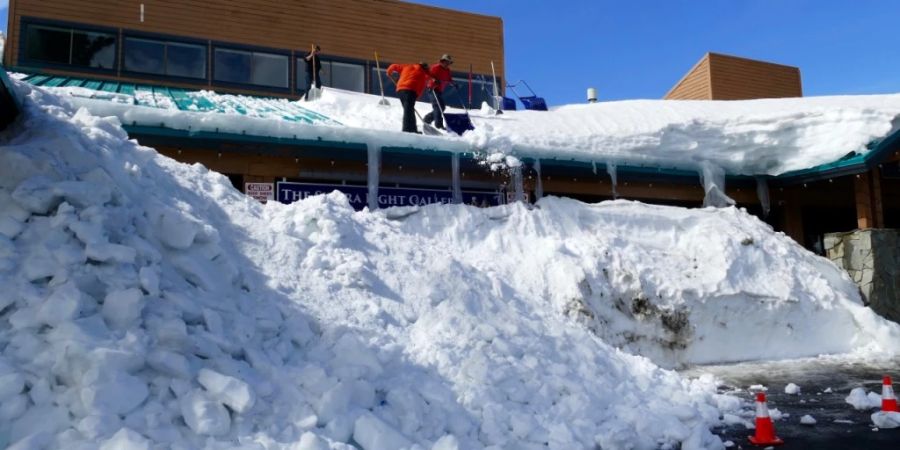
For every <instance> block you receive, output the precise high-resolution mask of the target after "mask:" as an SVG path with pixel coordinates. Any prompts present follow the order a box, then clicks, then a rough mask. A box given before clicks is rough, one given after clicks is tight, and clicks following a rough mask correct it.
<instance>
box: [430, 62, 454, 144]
mask: <svg viewBox="0 0 900 450" xmlns="http://www.w3.org/2000/svg"><path fill="white" fill-rule="evenodd" d="M452 64H453V57H452V56H450V55H448V54H446V53H444V54H443V55H442V56H441V59H440V61H438V63H437V64H433V65H432V66H431V69H429V72H430V73H431V76H432V77H433V78H432V79H431V80H429V81H428V87H429V88H430V89H431V107H432V111H431V112H430V113H428V114H426V115H425V118H424V119H423V120H424V121H425V123H431V122H432V120H433V121H434V126H436V127H438V128H444V110H445V109H447V101H446V100H444V89H446V88H447V86H449V85H451V84H453V74H452V73H450V65H452Z"/></svg>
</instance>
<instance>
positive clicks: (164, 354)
mask: <svg viewBox="0 0 900 450" xmlns="http://www.w3.org/2000/svg"><path fill="white" fill-rule="evenodd" d="M147 363H148V364H150V367H152V368H153V369H155V370H157V371H159V372H160V373H163V374H165V375H168V376H170V377H177V378H183V379H186V380H188V379H190V378H191V367H190V364H189V363H188V360H187V358H185V357H184V355H181V354H178V353H175V352H171V351H168V350H161V349H157V350H153V351H152V352H150V355H148V356H147Z"/></svg>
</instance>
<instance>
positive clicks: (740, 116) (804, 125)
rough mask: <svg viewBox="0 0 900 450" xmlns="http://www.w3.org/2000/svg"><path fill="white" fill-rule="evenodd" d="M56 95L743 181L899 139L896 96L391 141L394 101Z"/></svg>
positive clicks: (899, 98) (577, 109)
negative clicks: (717, 173) (313, 122)
mask: <svg viewBox="0 0 900 450" xmlns="http://www.w3.org/2000/svg"><path fill="white" fill-rule="evenodd" d="M56 89H57V90H58V91H59V92H67V93H71V94H75V95H76V97H75V98H74V99H73V101H76V102H78V104H79V105H83V106H86V107H88V108H89V109H90V110H91V111H92V112H93V113H95V114H100V115H116V116H117V117H119V118H120V120H122V121H123V123H133V122H134V123H137V124H144V125H153V126H156V125H159V124H160V123H164V124H165V125H166V126H167V127H172V128H176V129H184V130H205V131H218V130H230V131H232V132H235V133H247V134H254V135H262V136H277V137H289V138H290V137H301V138H307V139H317V138H322V139H330V140H338V141H343V140H350V141H357V142H367V143H368V142H374V141H378V140H379V136H384V132H391V133H392V134H391V136H390V138H389V140H390V142H391V144H392V145H413V146H416V147H419V148H437V149H443V150H448V151H455V152H476V153H480V154H485V153H487V154H495V153H501V154H505V155H511V156H517V157H523V156H527V157H539V158H562V159H570V158H571V159H576V160H579V161H585V162H591V161H593V162H596V163H610V164H616V165H637V166H641V165H650V166H652V167H671V168H678V169H684V170H697V171H700V170H701V169H702V165H703V164H704V163H706V164H711V165H713V166H716V167H718V168H720V169H722V170H724V171H726V172H727V173H730V174H742V175H779V174H782V173H785V172H788V171H792V170H799V169H805V168H809V167H814V166H817V165H820V164H826V163H830V162H834V161H837V160H838V159H840V158H842V157H843V156H845V155H847V154H848V153H850V152H857V153H865V152H867V151H868V147H867V146H869V145H870V144H871V143H873V142H876V141H878V140H880V139H883V138H885V137H887V136H888V135H890V134H891V133H893V132H896V131H898V130H900V94H893V95H859V96H835V97H808V98H787V99H767V100H746V101H696V100H690V101H676V100H630V101H617V102H601V103H594V104H584V105H568V106H563V107H560V108H555V109H553V110H552V111H549V112H540V111H507V112H505V113H504V114H503V115H499V116H496V115H493V114H492V113H490V112H489V111H490V110H489V109H488V108H486V107H485V108H484V109H480V110H476V111H472V112H471V114H472V118H473V121H474V124H475V130H474V131H469V132H467V133H465V134H464V135H463V136H462V137H456V136H455V135H448V136H445V137H438V138H434V137H429V136H415V135H409V134H404V133H400V132H399V129H400V123H401V117H402V108H401V107H400V103H399V101H397V100H396V99H389V102H390V106H382V105H379V100H380V98H379V97H376V96H372V95H367V94H360V93H355V92H348V91H342V90H339V89H332V88H327V89H325V90H324V93H323V95H322V98H321V99H319V100H317V101H315V102H310V103H300V104H298V103H296V102H293V103H292V102H289V101H288V100H280V101H278V100H272V99H258V98H251V97H242V96H235V95H220V94H216V93H212V92H205V91H204V92H198V93H191V94H190V95H191V96H194V97H198V98H200V97H202V98H204V99H208V100H211V101H212V102H214V103H216V104H219V105H225V107H226V108H228V105H233V104H236V105H240V107H239V108H238V109H239V110H240V111H241V112H240V113H238V112H237V110H236V111H235V113H234V114H233V115H232V114H209V113H200V114H198V113H194V112H183V111H178V109H177V108H176V106H175V105H174V104H173V103H172V102H171V100H170V99H168V98H167V97H165V96H160V97H159V101H158V102H154V103H155V104H156V105H157V106H158V108H149V107H142V106H134V105H132V104H130V103H133V102H135V101H136V100H133V99H129V98H126V99H125V100H126V102H125V103H127V104H122V103H115V102H110V101H107V100H96V99H90V98H83V97H85V96H88V97H89V96H90V95H93V94H96V93H95V92H93V91H89V92H87V93H84V92H82V91H84V90H83V89H82V88H56ZM151 95H153V94H151ZM447 95H449V96H450V97H451V98H452V97H453V95H454V94H447ZM142 103H146V102H142ZM300 105H302V108H306V109H310V110H313V111H316V112H318V113H321V114H324V115H326V116H328V117H331V118H332V119H335V120H337V121H338V122H340V123H342V124H344V125H345V126H346V127H339V128H341V129H338V130H336V129H335V127H332V126H309V125H303V124H297V123H292V122H289V121H286V120H284V119H283V116H284V115H285V111H286V110H291V109H296V108H297V107H298V106H300ZM485 106H486V105H485ZM418 109H419V111H420V114H423V115H424V114H425V113H426V112H429V111H430V110H431V106H430V105H429V104H427V103H422V102H420V103H418ZM447 112H448V113H453V114H459V113H463V112H464V111H461V110H453V109H450V110H448V111H447ZM348 128H349V129H348ZM373 131H377V132H378V133H373Z"/></svg>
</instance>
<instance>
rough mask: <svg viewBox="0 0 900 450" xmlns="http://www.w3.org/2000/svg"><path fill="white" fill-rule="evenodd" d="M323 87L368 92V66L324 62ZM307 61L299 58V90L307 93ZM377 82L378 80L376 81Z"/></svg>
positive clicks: (322, 72)
mask: <svg viewBox="0 0 900 450" xmlns="http://www.w3.org/2000/svg"><path fill="white" fill-rule="evenodd" d="M319 76H321V77H322V85H323V86H329V87H334V88H338V89H344V90H348V91H354V92H365V90H366V66H364V65H362V64H354V63H347V62H340V61H322V71H321V72H319ZM308 77H309V74H308V73H306V61H305V60H304V59H303V58H297V90H298V91H305V90H306V83H307V82H308V80H307V78H308ZM376 81H377V80H376Z"/></svg>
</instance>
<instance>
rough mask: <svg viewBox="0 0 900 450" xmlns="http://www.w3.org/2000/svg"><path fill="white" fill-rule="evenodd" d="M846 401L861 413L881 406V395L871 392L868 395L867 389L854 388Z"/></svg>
mask: <svg viewBox="0 0 900 450" xmlns="http://www.w3.org/2000/svg"><path fill="white" fill-rule="evenodd" d="M844 401H845V402H847V403H848V404H850V405H852V406H853V407H854V408H856V409H858V410H861V411H862V410H866V409H872V408H878V407H880V406H881V396H880V395H878V394H876V393H874V392H869V393H868V395H867V394H866V390H865V388H861V387H858V388H854V389H853V390H852V391H850V395H848V396H847V398H845V399H844Z"/></svg>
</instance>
